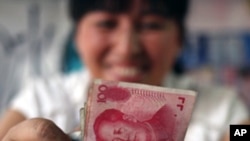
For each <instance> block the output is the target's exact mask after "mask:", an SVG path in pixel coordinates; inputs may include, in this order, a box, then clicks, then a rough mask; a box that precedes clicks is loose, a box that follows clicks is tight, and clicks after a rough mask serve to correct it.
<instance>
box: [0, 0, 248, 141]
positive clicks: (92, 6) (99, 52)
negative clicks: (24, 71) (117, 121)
mask: <svg viewBox="0 0 250 141" xmlns="http://www.w3.org/2000/svg"><path fill="white" fill-rule="evenodd" d="M69 2H70V4H69V5H70V10H69V11H70V15H71V18H72V20H73V23H74V26H75V29H76V32H75V35H74V39H75V44H76V46H77V51H78V54H79V56H80V57H81V60H82V61H83V62H84V64H85V68H86V69H85V70H83V71H81V72H79V73H74V74H71V75H67V76H61V75H59V76H54V77H49V78H35V79H34V81H32V82H31V83H30V84H29V85H27V86H26V87H25V88H24V89H23V90H22V91H21V92H20V93H19V94H18V96H17V97H16V98H15V99H14V101H13V102H12V104H11V107H10V110H9V111H8V112H7V114H6V116H5V117H3V120H2V121H1V122H0V127H1V128H0V140H1V139H2V138H4V141H6V140H39V139H41V140H44V138H46V137H47V138H46V140H53V141H55V140H56V139H55V138H57V139H58V140H59V139H62V138H63V139H65V140H67V138H65V134H63V133H62V132H61V130H60V129H59V128H58V127H60V128H61V129H62V130H63V131H64V132H70V131H72V130H74V129H75V127H77V126H79V123H80V121H79V118H78V114H79V109H80V108H81V107H82V106H83V105H82V104H83V103H84V102H85V101H86V97H87V93H88V88H89V83H90V82H91V81H92V79H95V78H99V79H105V80H114V81H127V82H136V83H144V84H151V85H158V86H162V87H170V86H171V87H173V88H182V89H187V88H191V86H192V88H193V87H194V86H193V83H192V84H191V86H190V87H183V85H181V84H183V83H180V82H183V81H182V80H179V79H178V78H175V77H174V76H172V75H170V71H171V70H172V68H173V64H174V62H175V61H176V57H177V56H178V54H179V52H180V50H181V46H182V41H183V37H184V31H185V30H184V21H185V17H186V14H187V7H188V0H70V1H69ZM178 81H180V82H179V83H178ZM185 82H186V81H185ZM188 82H190V81H188ZM209 88H210V87H209ZM209 88H206V89H205V91H204V89H203V90H202V89H198V88H197V89H198V90H199V96H198V99H197V101H198V102H197V104H196V107H195V108H194V114H193V119H191V123H190V126H189V129H188V130H187V136H186V138H185V141H188V140H191V141H200V140H204V141H205V140H206V139H211V140H213V139H214V140H216V141H217V140H219V138H220V137H221V135H222V133H223V132H224V130H221V129H225V127H227V126H228V124H229V123H239V121H241V120H243V119H245V118H246V117H247V114H246V111H245V109H244V106H243V105H242V103H241V101H239V99H238V98H237V96H236V95H235V93H234V91H231V90H230V89H228V88H227V89H223V88H219V89H215V88H217V87H215V88H213V89H209ZM218 97H220V98H218ZM202 107H205V109H204V108H202ZM232 113H233V114H232ZM213 115H216V116H213ZM36 117H41V118H46V119H50V120H52V121H53V122H55V125H54V124H52V122H51V121H48V120H44V119H35V120H26V121H25V122H24V123H23V124H18V123H19V122H21V121H23V120H25V119H30V118H36ZM218 119H220V120H218ZM213 121H216V123H214V122H213ZM217 121H221V122H220V123H219V124H218V123H217ZM148 124H150V122H149V121H148ZM148 124H147V125H148ZM56 125H57V126H58V127H56ZM158 125H159V126H160V125H164V124H162V123H157V124H156V126H158ZM214 125H216V126H214ZM13 126H14V127H15V128H12V129H15V130H9V129H10V128H11V127H13ZM37 126H38V127H37ZM153 128H154V126H152V129H153ZM211 128H213V129H211ZM34 129H35V132H34V134H35V135H37V136H35V135H33V134H32V133H33V132H30V131H34ZM206 129H209V130H206ZM210 129H211V130H210ZM54 130H56V131H57V132H52V131H54ZM169 130H170V129H169ZM8 131H9V132H8ZM141 131H142V132H141V133H144V131H143V130H141ZM145 131H146V130H145ZM169 132H170V133H171V131H169ZM6 133H7V134H6ZM20 133H22V134H20ZM47 133H48V135H51V134H52V133H57V134H54V135H51V136H50V137H53V138H52V139H51V138H50V139H48V136H46V135H47ZM41 135H43V136H41ZM197 135H201V136H197ZM156 136H157V134H156ZM60 137H62V138H60ZM141 137H143V136H141ZM199 137H200V138H199ZM210 137H211V138H210ZM164 138H165V137H164ZM206 141H208V140H206Z"/></svg>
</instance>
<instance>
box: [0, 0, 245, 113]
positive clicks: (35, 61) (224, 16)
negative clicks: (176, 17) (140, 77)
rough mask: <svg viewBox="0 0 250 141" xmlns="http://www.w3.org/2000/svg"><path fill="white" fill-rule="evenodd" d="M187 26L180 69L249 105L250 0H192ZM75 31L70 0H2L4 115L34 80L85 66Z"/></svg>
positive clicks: (0, 93)
mask: <svg viewBox="0 0 250 141" xmlns="http://www.w3.org/2000/svg"><path fill="white" fill-rule="evenodd" d="M186 24H187V29H188V32H187V33H186V37H187V38H186V41H185V44H184V47H183V48H184V49H183V52H182V54H181V55H180V57H179V62H178V68H179V69H178V70H179V73H181V74H185V75H188V76H190V77H192V78H193V79H194V80H197V81H198V80H199V81H203V82H206V83H204V84H206V85H209V84H212V83H213V84H214V83H218V84H221V85H226V86H229V87H235V88H236V89H237V90H238V93H239V94H240V95H241V97H242V98H243V99H244V100H245V103H246V104H248V105H249V106H248V107H249V109H250V94H249V92H250V1H249V0H191V7H190V13H189V16H188V19H187V22H186ZM72 35H73V30H72V28H71V23H70V21H69V19H68V17H67V0H0V115H1V113H2V112H3V110H4V109H5V108H6V107H7V105H8V104H9V101H10V100H11V99H12V98H13V97H14V96H15V94H16V93H17V92H18V90H19V89H20V88H21V87H22V86H23V85H24V84H25V83H26V82H27V81H28V80H29V79H30V78H32V77H37V76H38V77H40V76H53V75H55V74H58V73H70V72H73V71H77V70H79V69H83V68H84V64H81V62H80V60H79V58H78V56H77V53H76V52H75V48H74V43H73V40H72ZM65 50H66V54H63V53H62V52H64V51H65ZM60 64H63V65H60Z"/></svg>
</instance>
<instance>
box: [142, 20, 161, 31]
mask: <svg viewBox="0 0 250 141" xmlns="http://www.w3.org/2000/svg"><path fill="white" fill-rule="evenodd" d="M164 27H165V26H164V24H161V23H156V22H151V23H142V24H140V25H139V27H138V28H139V31H159V30H163V29H164Z"/></svg>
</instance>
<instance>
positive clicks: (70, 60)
mask: <svg viewBox="0 0 250 141" xmlns="http://www.w3.org/2000/svg"><path fill="white" fill-rule="evenodd" d="M65 47H66V49H65V53H64V56H63V62H62V71H63V72H64V73H72V72H76V71H80V70H82V69H83V68H84V65H83V63H82V61H81V59H80V57H79V54H78V53H77V51H76V46H75V43H74V33H72V34H70V36H69V38H68V41H67V43H66V46H65Z"/></svg>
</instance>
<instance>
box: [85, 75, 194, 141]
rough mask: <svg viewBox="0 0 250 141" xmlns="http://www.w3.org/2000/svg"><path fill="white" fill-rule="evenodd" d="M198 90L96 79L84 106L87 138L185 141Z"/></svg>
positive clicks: (121, 140) (100, 140) (113, 140)
mask: <svg viewBox="0 0 250 141" xmlns="http://www.w3.org/2000/svg"><path fill="white" fill-rule="evenodd" d="M195 97H196V93H195V92H194V91H188V90H180V89H170V88H163V87H156V86H151V85H144V84H134V83H125V82H113V81H104V80H94V81H93V83H92V85H91V87H90V89H89V92H88V100H87V103H85V106H84V108H82V109H81V132H82V140H84V141H183V140H184V137H185V133H186V130H187V127H188V124H189V121H190V118H191V115H192V110H193V106H194V103H195Z"/></svg>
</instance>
